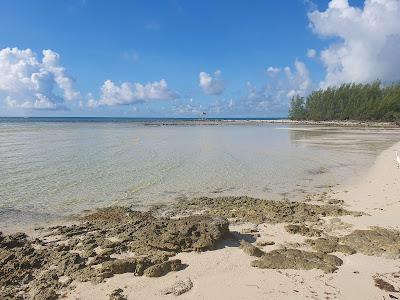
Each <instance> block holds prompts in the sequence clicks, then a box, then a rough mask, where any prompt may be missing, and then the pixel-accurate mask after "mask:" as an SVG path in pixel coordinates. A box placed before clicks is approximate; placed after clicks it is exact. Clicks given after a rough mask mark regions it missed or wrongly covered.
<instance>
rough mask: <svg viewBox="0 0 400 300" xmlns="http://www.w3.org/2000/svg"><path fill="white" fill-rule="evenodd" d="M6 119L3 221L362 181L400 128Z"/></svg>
mask: <svg viewBox="0 0 400 300" xmlns="http://www.w3.org/2000/svg"><path fill="white" fill-rule="evenodd" d="M160 122H161V121H160V120H136V121H127V120H118V119H108V120H107V119H105V120H103V119H102V120H99V121H96V119H90V121H88V120H87V119H85V120H79V119H73V120H72V119H58V120H50V121H49V120H34V121H32V120H29V119H28V120H26V119H22V120H21V119H12V120H10V119H0V226H1V227H9V226H14V225H15V224H18V225H21V224H26V225H30V224H32V223H37V222H42V221H46V220H49V219H54V218H58V217H59V216H64V215H68V214H71V213H77V212H80V211H82V210H84V209H91V208H94V207H100V206H106V205H110V204H121V205H128V204H134V205H137V206H146V205H149V204H154V203H160V202H168V201H171V200H174V199H177V198H190V197H196V196H202V195H208V196H218V195H250V196H256V197H263V198H277V199H283V198H286V199H295V200H299V199H300V200H301V197H302V196H304V192H316V191H319V190H322V189H323V188H324V187H325V186H326V185H332V184H337V183H339V184H344V183H346V184H347V183H349V182H351V181H352V180H355V179H356V178H357V176H359V175H360V174H361V173H362V171H363V170H365V169H366V168H368V167H369V166H370V165H371V164H372V163H373V160H374V159H375V157H376V155H377V154H378V153H379V152H380V151H381V150H383V149H385V148H387V147H388V146H389V145H391V144H392V143H394V142H395V141H397V140H398V139H399V136H400V135H399V131H397V130H383V129H380V130H376V129H375V130H374V129H340V128H338V129H334V128H323V127H299V126H297V127H290V126H283V125H271V124H263V125H262V124H260V125H251V126H249V125H218V126H205V125H198V126H187V125H184V124H183V125H182V124H180V125H178V126H159V125H160Z"/></svg>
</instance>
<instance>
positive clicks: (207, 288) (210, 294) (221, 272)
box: [66, 143, 400, 300]
mask: <svg viewBox="0 0 400 300" xmlns="http://www.w3.org/2000/svg"><path fill="white" fill-rule="evenodd" d="M394 149H400V143H398V144H396V145H394V146H393V147H392V148H390V149H388V150H386V151H384V152H382V153H381V154H380V155H379V157H378V158H377V160H376V163H375V165H374V166H373V167H372V168H371V169H370V170H369V172H368V174H365V176H364V177H363V178H360V180H359V182H358V184H356V185H354V186H352V187H351V188H350V189H348V190H347V191H346V192H345V191H335V192H334V193H335V195H334V196H335V197H337V198H340V199H343V200H345V205H346V206H347V208H349V209H352V210H357V211H363V212H366V213H368V214H369V215H368V216H362V217H351V216H345V217H341V220H342V221H344V222H346V223H350V224H353V227H352V228H350V229H351V230H353V229H355V228H368V227H369V226H371V225H379V226H382V227H392V228H398V229H399V228H400V169H398V168H397V166H396V163H395V161H394V157H395V155H394ZM339 224H340V223H339ZM249 226H250V225H249V224H242V225H236V226H231V227H230V230H231V231H241V230H243V229H244V228H246V227H249ZM258 229H259V230H260V234H261V237H260V238H258V239H257V240H273V241H275V243H276V245H273V246H265V247H263V250H265V251H269V250H272V249H275V248H277V247H279V246H280V245H282V244H286V243H296V242H298V243H302V242H303V241H304V239H305V238H304V237H302V236H300V235H291V234H288V233H287V232H286V231H285V230H284V228H283V224H277V225H267V224H262V225H259V226H258ZM346 230H347V231H348V229H344V231H346ZM344 231H342V232H344ZM338 232H339V233H340V230H339V231H338ZM304 249H307V247H305V248H304ZM335 255H337V256H339V257H340V258H342V259H343V265H342V266H341V267H339V270H337V271H336V272H335V273H332V274H325V273H323V272H322V271H320V270H311V271H296V270H261V269H257V268H253V267H251V266H250V262H251V261H252V260H253V259H254V258H252V257H250V256H248V255H247V254H245V253H243V252H242V250H241V249H239V248H238V247H236V245H229V244H224V245H222V244H221V246H220V249H218V250H215V251H208V252H204V253H181V254H179V255H177V258H180V259H181V260H182V262H183V263H186V264H188V267H187V268H186V269H184V270H182V271H179V272H172V273H169V274H167V275H166V276H164V277H160V278H146V277H144V276H143V277H135V276H133V274H122V275H116V276H114V277H112V278H110V279H107V280H106V282H104V283H102V284H98V285H93V284H91V283H78V284H77V287H76V289H75V290H74V291H73V292H72V293H70V294H68V295H66V297H67V298H68V299H96V300H100V299H108V298H109V296H108V295H109V293H110V292H111V291H112V290H114V289H116V288H122V289H123V290H124V294H125V295H127V296H128V299H172V298H179V299H306V298H310V299H390V297H389V293H388V292H385V291H382V290H380V289H378V288H377V287H375V286H374V281H373V277H372V276H373V275H375V274H377V273H379V274H385V273H392V272H399V271H400V261H399V260H391V259H385V258H381V257H374V256H366V255H363V254H355V255H350V256H346V255H344V254H342V253H335ZM186 278H190V279H191V281H192V282H193V288H192V289H191V290H190V291H188V292H187V293H185V294H183V295H181V296H178V297H176V296H173V295H162V292H161V291H162V290H163V289H165V288H167V287H170V286H171V285H172V284H173V283H175V282H176V281H178V280H182V279H186ZM388 281H390V276H389V279H388ZM392 283H393V284H394V285H395V286H396V287H397V288H400V279H399V278H397V282H392ZM390 294H392V295H393V296H396V297H398V298H399V299H400V293H390Z"/></svg>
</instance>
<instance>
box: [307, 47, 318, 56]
mask: <svg viewBox="0 0 400 300" xmlns="http://www.w3.org/2000/svg"><path fill="white" fill-rule="evenodd" d="M315 56H317V51H316V50H315V49H308V50H307V57H308V58H314V57H315Z"/></svg>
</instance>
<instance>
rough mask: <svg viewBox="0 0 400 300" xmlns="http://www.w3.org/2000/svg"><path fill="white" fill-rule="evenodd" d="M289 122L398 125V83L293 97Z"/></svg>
mask: <svg viewBox="0 0 400 300" xmlns="http://www.w3.org/2000/svg"><path fill="white" fill-rule="evenodd" d="M289 119H291V120H315V121H323V120H359V121H367V120H371V121H390V122H400V83H395V84H392V85H389V86H382V85H381V82H380V81H375V82H373V83H368V84H355V83H349V84H342V85H341V86H338V87H329V88H327V89H320V90H317V91H314V92H312V93H311V94H310V95H309V96H308V97H307V98H306V99H305V98H303V97H300V96H295V97H293V98H292V101H291V105H290V110H289Z"/></svg>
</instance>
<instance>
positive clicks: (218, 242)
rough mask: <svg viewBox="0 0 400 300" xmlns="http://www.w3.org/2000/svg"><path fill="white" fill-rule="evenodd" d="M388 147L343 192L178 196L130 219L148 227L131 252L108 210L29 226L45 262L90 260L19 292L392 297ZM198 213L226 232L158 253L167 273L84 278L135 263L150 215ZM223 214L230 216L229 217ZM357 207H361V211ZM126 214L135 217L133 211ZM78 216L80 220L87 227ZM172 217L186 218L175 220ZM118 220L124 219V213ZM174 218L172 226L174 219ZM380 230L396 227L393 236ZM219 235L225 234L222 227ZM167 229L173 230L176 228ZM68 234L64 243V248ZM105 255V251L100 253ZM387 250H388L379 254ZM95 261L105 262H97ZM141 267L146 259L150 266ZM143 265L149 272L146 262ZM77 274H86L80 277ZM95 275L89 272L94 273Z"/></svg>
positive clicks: (394, 214)
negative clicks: (299, 197)
mask: <svg viewBox="0 0 400 300" xmlns="http://www.w3.org/2000/svg"><path fill="white" fill-rule="evenodd" d="M395 149H400V142H398V143H396V144H394V145H392V146H391V147H390V148H388V149H386V150H384V151H383V152H381V153H380V154H379V155H378V157H377V158H376V160H375V163H374V165H373V166H372V167H371V168H370V169H369V171H368V172H367V173H366V174H364V175H363V176H362V177H361V178H360V179H359V181H358V183H356V184H354V185H353V186H350V187H349V188H347V190H333V191H332V192H330V193H322V194H319V195H313V196H312V197H310V199H309V200H308V201H306V202H304V203H297V204H290V203H289V204H288V202H282V201H280V202H275V201H270V200H257V199H254V200H252V199H253V198H246V197H239V199H238V200H237V201H238V202H237V206H232V200H235V198H234V197H233V198H232V197H231V198H230V197H227V199H226V201H225V202H224V201H222V200H223V199H222V200H221V199H218V198H216V199H212V198H206V199H204V200H201V201H200V200H197V201H196V200H189V201H188V202H187V201H184V202H183V203H181V204H179V205H181V206H179V205H178V206H177V207H176V208H175V210H169V209H165V207H164V208H157V207H155V208H154V209H153V211H152V212H151V213H153V214H155V216H156V219H151V220H150V223H148V222H149V221H146V220H147V218H148V217H147V215H143V216H144V217H145V219H142V214H141V213H139V219H138V220H137V221H135V222H136V223H137V222H139V223H138V224H142V225H140V226H144V228H146V226H150V227H149V230H150V231H147V232H146V231H145V232H144V235H143V236H140V235H139V236H137V238H139V244H138V245H136V246H135V247H136V248H135V249H136V250H135V251H134V252H129V251H128V252H126V250H124V249H125V248H124V247H125V246H122V244H119V243H120V242H119V241H120V237H117V236H118V234H117V233H118V232H119V231H120V229H118V228H120V227H119V226H125V227H123V228H126V229H129V227H126V226H127V225H124V223H123V222H122V225H121V224H120V223H121V222H120V221H118V222H117V223H114V225H113V223H112V220H113V216H114V217H118V218H120V217H119V215H118V214H117V215H115V214H114V213H113V211H112V210H111V211H107V209H106V210H105V213H106V215H105V220H103V221H102V219H101V218H100V219H98V217H93V215H96V212H94V213H93V214H91V213H88V215H87V216H84V217H83V218H84V219H83V222H84V223H79V222H77V223H74V226H75V227H74V226H65V225H70V224H63V225H64V226H55V227H53V228H51V229H50V230H46V229H45V230H44V231H43V232H41V231H38V235H37V236H36V237H35V238H36V239H32V243H34V244H33V248H34V249H36V248H38V249H43V250H44V251H50V252H48V253H53V254H52V255H53V256H54V255H55V257H54V258H51V259H53V261H50V262H51V263H53V264H54V263H58V262H59V263H60V264H67V265H66V266H68V263H67V261H69V260H67V261H63V260H62V259H61V258H60V257H59V253H64V254H63V255H66V257H67V258H68V259H70V258H69V257H71V258H72V257H75V258H74V259H76V258H77V255H78V256H79V255H86V254H84V253H85V252H82V251H89V252H90V253H91V254H90V256H89V258H88V260H87V262H86V263H88V262H90V261H93V260H92V259H95V260H96V259H97V260H99V263H98V264H94V265H93V267H91V268H89V269H88V268H86V267H84V266H85V264H83V265H82V263H80V264H79V268H78V267H76V264H75V263H73V264H72V265H71V266H70V267H66V268H67V270H69V269H71V271H69V272H70V273H66V274H65V275H63V276H61V277H59V276H58V275H56V278H57V280H56V281H54V280H53V281H52V280H49V279H48V278H47V277H46V276H47V275H46V274H47V272H48V269H44V270H42V269H39V271H35V272H39V273H35V274H36V276H38V275H39V274H41V275H43V276H44V277H43V279H44V280H45V282H46V283H43V282H38V283H36V285H38V286H34V287H33V288H29V283H28V286H26V287H24V288H25V289H27V291H28V293H31V294H30V295H32V293H35V292H38V291H37V289H38V288H39V289H43V290H45V291H47V290H46V289H48V288H49V286H50V287H51V289H50V290H49V292H57V293H58V295H59V296H62V297H64V298H66V299H135V298H141V299H148V298H151V299H172V298H174V297H175V296H174V294H175V295H177V294H179V293H181V295H180V296H179V298H180V299H204V298H229V299H243V298H252V299H264V298H273V299H277V298H279V299H293V298H295V299H299V298H301V299H302V298H312V299H321V298H326V299H377V298H380V299H382V297H383V298H384V299H389V297H391V296H390V295H392V296H394V297H400V294H399V292H398V290H399V289H400V284H399V282H398V278H399V277H400V272H399V271H400V263H399V260H398V259H399V258H400V231H399V230H400V222H399V221H398V216H399V215H400V201H399V200H398V199H397V198H398V195H399V194H400V176H399V174H400V169H398V168H397V166H396V165H395V161H394V150H395ZM207 199H210V200H207ZM204 201H205V202H204ZM265 201H267V202H265ZM247 202H248V203H249V204H248V205H247V204H246V203H247ZM265 203H268V204H265ZM188 205H189V206H188ZM265 205H266V206H265ZM286 205H289V207H290V210H289V211H291V213H289V214H287V211H288V207H286ZM254 208H255V209H254ZM300 208H301V209H300ZM310 209H311V211H310ZM204 211H207V212H208V213H211V215H215V216H217V217H216V218H219V217H218V216H221V217H223V218H227V219H228V220H229V235H228V236H226V235H225V234H224V236H219V234H220V233H218V231H219V230H221V229H216V228H214V227H213V229H211V232H214V231H215V230H217V232H216V233H215V234H216V235H212V236H214V237H211V236H209V237H207V238H206V240H207V239H208V240H207V241H208V242H207V243H206V244H204V245H206V246H204V247H205V248H196V247H199V245H200V244H198V242H199V241H197V240H196V239H197V238H196V237H191V239H193V240H192V242H193V244H192V245H191V246H188V248H187V250H184V249H181V250H173V251H172V252H171V253H170V254H168V256H167V257H166V258H165V257H164V258H160V259H161V261H162V260H165V259H167V260H168V261H174V262H176V263H177V264H178V265H177V267H176V269H174V268H173V267H172V266H171V265H169V268H172V269H169V271H167V273H166V274H164V273H163V276H161V277H159V278H151V277H147V276H135V275H134V274H133V273H132V272H131V271H129V270H128V269H126V270H125V269H124V271H122V272H121V274H119V271H118V272H116V273H112V274H111V276H108V275H107V277H105V278H102V279H101V280H99V281H96V280H98V279H96V280H95V281H96V282H93V280H92V282H90V281H87V280H88V279H87V278H91V277H90V276H92V275H90V274H89V273H90V272H89V273H86V272H87V271H90V270H93V271H95V272H97V271H96V270H102V268H104V264H106V263H107V261H110V262H111V266H112V263H113V262H114V263H116V262H122V261H125V262H126V260H132V259H136V260H137V259H138V256H137V254H140V251H149V250H145V248H142V247H143V243H144V244H145V243H147V242H148V240H149V239H151V238H152V237H151V234H152V233H153V230H152V229H151V228H152V227H151V226H153V225H152V224H153V222H156V224H158V223H157V222H158V221H157V218H159V217H160V216H162V217H166V218H167V219H166V221H163V222H167V223H160V225H156V226H164V225H161V224H167V226H170V225H168V224H169V223H168V222H173V224H175V223H174V222H175V221H173V220H180V219H181V218H182V217H185V216H186V217H188V218H189V219H187V220H190V221H188V222H189V224H191V223H190V222H192V221H191V220H194V222H195V223H193V224H198V225H193V226H200V227H199V228H202V227H201V226H210V225H209V224H214V223H215V221H216V220H219V219H215V220H214V219H210V220H209V221H207V220H206V219H204V220H205V222H206V223H204V224H207V225H200V224H203V223H201V222H203V221H202V217H199V218H200V219H196V218H197V217H196V216H197V215H198V214H199V213H200V214H201V213H202V212H204ZM271 211H272V212H275V214H270V212H271ZM122 212H123V214H122V216H125V215H127V216H128V217H129V215H130V214H131V212H127V213H125V212H124V211H122ZM233 212H234V214H232V213H233ZM310 212H312V214H310ZM357 212H361V214H360V213H357ZM132 213H134V214H137V213H136V212H132ZM87 217H88V218H89V219H87ZM85 218H86V219H85ZM151 218H152V217H151ZM88 220H89V223H87V222H88ZM122 220H124V219H122ZM167 220H170V221H167ZM182 220H186V219H185V218H183V219H182ZM211 220H214V221H211ZM128 221H129V222H130V219H129V220H128ZM81 222H82V221H81ZM85 222H86V223H85ZM90 222H92V223H90ZM93 222H94V223H93ZM96 222H100V223H98V224H99V225H96V224H97V223H96ZM104 222H105V223H104ZM110 222H111V223H110ZM177 222H178V224H181V223H179V222H180V221H177ZM185 222H186V221H185ZM197 222H200V223H197ZM218 222H220V221H217V223H218ZM222 222H224V221H222ZM136 223H135V224H136ZM88 224H89V225H88ZM90 224H92V225H90ZM110 224H111V225H110ZM127 224H131V223H127ZM146 224H148V225H146ZM221 224H224V223H221ZM88 226H89V227H88ZM93 226H94V227H93ZM96 226H97V227H96ZM99 226H100V227H99ZM171 226H172V225H171ZM173 226H178V225H173ZM179 226H181V225H179ZM190 226H192V225H190ZM218 226H219V225H218ZM223 226H225V225H223ZM293 226H294V227H293ZM296 226H297V227H296ZM370 226H380V227H383V228H384V229H383V231H382V232H383V233H382V232H381V231H376V230H375V229H370V228H369V227H370ZM99 228H102V230H103V231H104V234H101V235H97V237H95V236H94V237H95V239H96V241H97V242H96V243H97V244H98V246H97V248H90V247H89V248H88V247H87V246H88V245H89V244H86V243H87V242H88V241H89V240H90V239H92V237H91V236H89V232H93V230H94V231H96V230H98V229H99ZM173 228H175V227H173ZM218 228H220V227H218ZM126 229H125V230H126ZM176 229H178V232H182V229H180V227H176ZM388 229H390V230H396V231H395V232H394V233H393V236H392V235H391V234H392V232H391V231H390V230H389V231H388ZM169 230H170V229H169ZM174 230H175V229H174ZM213 230H214V231H213ZM359 230H363V235H365V234H367V237H368V238H369V239H370V240H368V241H366V240H363V239H362V238H361V236H358V235H357V234H355V233H357V232H358V231H359ZM223 231H226V229H224V230H223ZM135 232H136V231H135V230H134V231H132V234H135ZM206 232H210V231H209V229H207V230H206V231H205V232H203V233H200V236H199V237H200V238H203V236H204V234H205V236H207V234H208V233H206ZM225 233H226V232H225ZM169 234H172V235H173V236H174V235H175V236H176V235H178V236H179V234H178V233H177V232H171V233H169ZM221 234H222V232H221ZM382 234H383V236H385V235H386V234H388V235H389V236H390V238H389V240H390V241H392V242H393V244H391V242H389V243H388V242H387V240H385V239H384V240H378V241H375V240H374V239H375V238H376V237H377V236H382ZM105 235H107V236H109V237H110V239H108V237H107V238H106V239H104V237H105ZM74 236H77V237H78V239H75V238H74ZM71 237H72V240H71ZM142 238H144V240H143V241H141V240H140V239H142ZM155 238H156V241H155V243H156V244H157V243H159V242H160V241H158V238H157V235H156V236H155ZM182 238H183V239H184V240H187V238H188V237H185V236H182ZM210 238H211V240H210ZM169 239H170V238H169V237H167V238H166V241H169ZM73 240H74V242H73V243H72V244H71V241H73ZM79 240H81V241H82V242H84V243H83V248H82V246H80V245H79V244H80V242H79ZM241 240H245V241H247V242H248V243H249V244H246V243H244V245H245V246H243V245H242V242H241ZM5 241H8V242H7V243H14V244H16V245H17V246H15V247H17V248H11V250H12V249H16V251H17V252H14V254H13V255H15V254H17V255H19V252H20V250H19V248H18V247H26V248H27V249H30V248H29V247H30V244H29V243H31V242H28V241H25V240H24V237H23V236H19V237H16V238H15V239H10V238H9V237H4V236H1V235H0V242H2V243H3V246H4V245H5V244H4V242H5ZM135 241H136V238H133V239H132V237H130V236H129V238H128V244H126V245H131V244H130V243H134V244H135ZM203 241H204V240H203ZM338 241H339V243H338ZM99 243H100V244H99ZM104 243H105V244H107V245H114V246H113V247H115V248H106V249H104V247H105V246H104V245H105V244H104ZM202 243H203V242H202ZM327 243H328V244H327ZM376 243H378V244H376ZM385 243H386V244H385ZM18 244H22V245H23V246H21V245H18ZM369 244H371V246H369ZM7 245H8V244H7ZM99 245H100V246H99ZM166 245H167V244H165V245H163V246H156V248H155V249H158V248H159V247H161V248H165V247H167V248H168V247H170V246H166ZM194 245H197V246H194ZM377 245H380V246H381V247H383V249H384V251H383V253H382V252H380V251H379V249H378V248H379V247H378V246H377ZM328 246H329V247H330V248H332V249H329V250H326V249H325V248H326V247H328ZM7 247H8V246H6V249H7ZM46 247H50V248H46ZM71 247H72V248H71ZM107 247H109V246H107ZM110 247H111V246H110ZM174 247H175V246H174ZM201 247H203V246H201ZM318 247H325V248H321V249H322V250H321V249H320V248H318ZM329 247H328V248H329ZM346 247H347V248H346ZM352 247H355V248H356V249H353V248H352ZM357 247H358V248H357ZM374 247H378V248H374ZM385 247H386V248H385ZM167 248H165V249H167ZM0 249H4V247H3V248H2V247H0ZM46 249H47V250H46ZM107 249H108V250H107ZM149 249H153V248H149ZM171 249H175V248H171ZM196 249H197V250H196ZM257 249H258V250H257ZM324 249H325V250H324ZM377 249H378V250H377ZM6 251H10V250H6ZM60 251H61V252H60ZM71 251H72V252H71ZM107 251H108V252H109V253H107V255H106V254H104V252H107ZM138 251H139V252H138ZM151 251H156V252H155V255H156V256H155V257H159V255H160V253H159V250H154V249H153V250H151ZM151 251H150V252H151ZM258 251H261V252H260V253H261V254H260V255H261V259H259V258H257V257H258V256H259V255H255V256H252V255H254V253H257V252H258ZM274 251H275V252H274ZM287 251H298V252H295V253H297V254H296V255H305V257H307V256H308V255H314V254H315V253H316V254H317V255H318V256H317V257H313V258H312V259H311V260H307V259H306V260H305V261H304V262H303V263H302V264H300V265H297V264H295V265H293V266H292V265H290V266H285V265H281V264H282V263H283V262H285V261H288V260H289V261H290V259H289V257H285V256H282V255H288V252H287ZM315 251H316V252H315ZM326 251H327V252H326ZM352 251H354V252H356V253H354V252H352ZM136 252H137V253H136ZM5 253H6V254H4V252H3V253H1V254H2V255H0V258H1V259H4V257H5V256H4V255H6V257H7V253H9V252H5ZM40 253H41V252H38V253H37V254H36V255H38V256H39V257H40V255H41V254H40ZM46 253H47V252H46ZM93 253H94V254H93ZM96 253H97V254H96ZM135 253H136V254H135ZM270 253H276V255H280V256H279V257H281V258H280V259H278V261H275V262H274V263H275V264H276V263H277V264H278V265H277V266H274V267H271V265H270V263H271V262H270V261H269V267H268V268H260V267H255V265H257V264H254V261H257V260H259V261H261V262H263V257H264V256H265V257H266V259H267V258H268V255H269V254H270ZM289 253H290V252H289ZM172 254H173V255H172ZM249 254H250V255H249ZM388 254H390V255H389V256H388ZM71 255H72V256H71ZM88 255H89V254H88ZM92 255H94V256H92ZM104 255H106V256H104ZM163 255H164V254H163ZM170 255H172V256H170ZM81 257H84V256H81ZM102 257H103V258H102ZM318 257H322V259H323V260H322V261H321V262H320V263H319V264H317V265H314V264H313V263H315V260H316V259H317V258H318ZM333 257H335V259H336V260H337V263H338V265H337V266H335V265H331V263H328V264H327V265H326V264H325V263H326V262H325V259H328V258H329V261H330V260H331V259H332V258H333ZM19 259H21V258H19ZM102 259H105V261H103V260H102ZM318 259H319V258H318ZM11 260H12V259H11ZM178 261H179V263H178ZM136 263H137V262H136ZM154 263H155V265H154V266H160V265H162V266H164V265H165V263H164V262H160V261H156V262H154ZM264 263H265V262H264ZM150 264H153V262H151V263H150ZM258 264H260V263H258ZM109 265H110V264H109ZM252 265H254V266H252ZM279 266H281V267H279ZM46 268H47V267H46ZM76 268H77V269H76ZM92 268H93V269H92ZM146 268H148V267H146ZM150 268H153V269H154V267H150ZM304 268H305V269H304ZM308 268H310V269H308ZM80 270H82V271H83V270H86V271H84V272H83V273H82V271H80ZM324 270H325V271H324ZM62 272H65V271H62ZM147 273H148V272H147ZM63 274H64V273H63ZM96 274H97V273H96ZM96 274H95V276H97V275H96ZM102 274H103V273H102ZM87 276H89V277H87ZM39 278H40V277H39ZM79 278H82V279H83V281H87V282H82V279H81V280H80V279H79ZM93 278H98V277H93ZM266 278H267V279H268V280H266ZM382 282H384V283H386V285H385V284H384V285H383V287H381V288H379V287H377V285H379V284H378V283H382ZM43 284H44V285H43ZM388 286H389V288H388ZM391 288H393V290H391ZM119 289H121V290H119ZM22 291H23V290H22ZM22 291H21V292H22ZM0 292H1V290H0ZM22 293H24V292H22ZM114 294H115V295H114ZM0 295H1V294H0ZM112 295H114V296H112ZM113 297H114V298H113ZM118 297H119V298H118ZM35 299H50V298H46V296H43V295H42V294H40V297H36V298H35Z"/></svg>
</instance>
